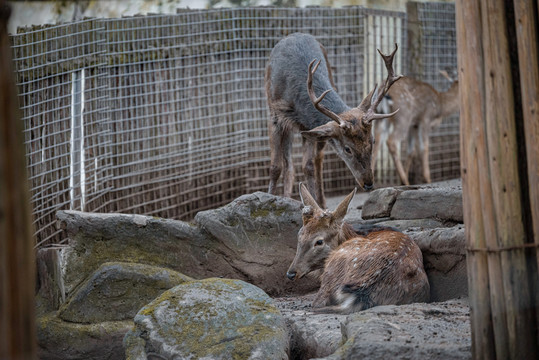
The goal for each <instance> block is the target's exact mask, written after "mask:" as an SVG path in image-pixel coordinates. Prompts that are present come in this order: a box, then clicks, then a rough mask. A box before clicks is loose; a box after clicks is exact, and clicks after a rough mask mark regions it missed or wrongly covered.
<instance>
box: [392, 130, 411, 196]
mask: <svg viewBox="0 0 539 360" xmlns="http://www.w3.org/2000/svg"><path fill="white" fill-rule="evenodd" d="M400 141H401V139H400V137H399V136H398V135H396V132H392V133H391V135H389V137H388V138H387V148H388V149H389V152H390V153H391V156H392V157H393V162H394V163H395V167H396V168H397V173H398V174H399V177H400V179H401V181H402V183H403V184H404V185H410V182H409V181H408V176H407V175H406V173H405V172H404V168H403V166H402V163H401V159H400V154H399V144H400Z"/></svg>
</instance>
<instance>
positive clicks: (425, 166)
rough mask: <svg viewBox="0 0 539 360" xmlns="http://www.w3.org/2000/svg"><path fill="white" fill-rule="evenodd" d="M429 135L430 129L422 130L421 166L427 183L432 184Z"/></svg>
mask: <svg viewBox="0 0 539 360" xmlns="http://www.w3.org/2000/svg"><path fill="white" fill-rule="evenodd" d="M429 135H430V129H427V128H423V129H422V131H421V144H420V151H421V167H422V170H423V178H424V179H425V182H426V183H427V184H430V182H431V179H430V167H429Z"/></svg>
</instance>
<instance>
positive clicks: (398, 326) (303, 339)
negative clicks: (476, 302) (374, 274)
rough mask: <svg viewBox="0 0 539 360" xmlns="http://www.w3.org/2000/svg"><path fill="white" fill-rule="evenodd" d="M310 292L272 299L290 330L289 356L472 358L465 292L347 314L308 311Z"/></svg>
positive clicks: (298, 358)
mask: <svg viewBox="0 0 539 360" xmlns="http://www.w3.org/2000/svg"><path fill="white" fill-rule="evenodd" d="M313 298H314V294H309V295H303V296H297V297H295V296H288V297H281V298H276V299H274V301H275V304H276V306H277V308H278V309H279V310H280V311H281V313H282V314H283V316H284V318H285V321H286V324H287V327H288V330H289V332H290V333H291V334H292V336H291V343H290V345H291V350H292V351H291V353H290V358H291V359H292V360H293V359H295V360H300V359H301V360H303V359H313V358H316V359H328V360H329V359H332V360H333V359H356V358H363V359H380V360H383V359H424V358H429V359H430V360H433V359H440V360H442V359H469V358H471V329H470V323H469V316H470V309H469V305H468V301H467V299H466V298H462V299H454V300H448V301H444V302H438V303H429V304H410V305H400V306H395V305H390V306H378V307H374V308H371V309H368V310H365V311H361V312H358V313H355V314H352V315H340V314H317V313H313V312H312V311H311V309H312V308H311V302H312V300H313Z"/></svg>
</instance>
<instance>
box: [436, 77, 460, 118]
mask: <svg viewBox="0 0 539 360" xmlns="http://www.w3.org/2000/svg"><path fill="white" fill-rule="evenodd" d="M440 98H441V103H442V104H441V105H442V106H441V107H442V111H441V112H442V114H441V115H442V117H445V116H449V115H451V114H453V113H455V112H457V111H458V110H459V89H458V83H453V85H451V87H450V88H449V90H447V91H445V92H442V93H440Z"/></svg>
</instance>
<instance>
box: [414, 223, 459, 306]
mask: <svg viewBox="0 0 539 360" xmlns="http://www.w3.org/2000/svg"><path fill="white" fill-rule="evenodd" d="M404 233H405V234H407V235H408V236H410V238H412V240H414V241H415V243H416V244H417V245H418V246H419V248H420V249H421V252H422V253H423V265H424V267H425V271H426V272H427V276H428V278H429V283H430V299H431V301H445V300H449V299H456V298H459V297H466V296H468V275H467V268H466V236H465V233H464V225H456V226H453V227H449V228H436V229H429V230H422V231H421V230H417V229H410V230H408V231H404Z"/></svg>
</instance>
